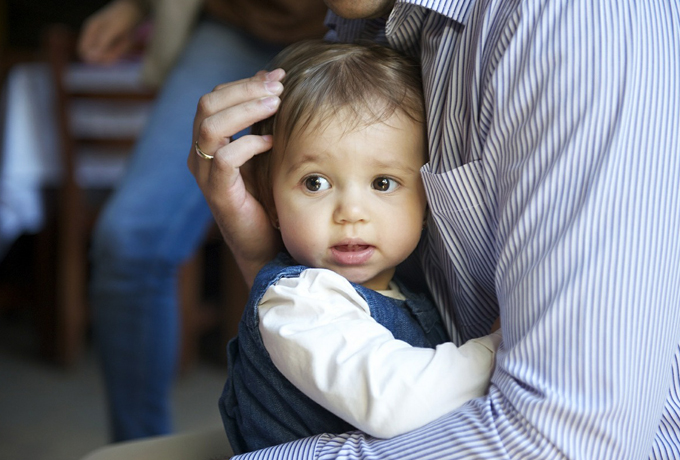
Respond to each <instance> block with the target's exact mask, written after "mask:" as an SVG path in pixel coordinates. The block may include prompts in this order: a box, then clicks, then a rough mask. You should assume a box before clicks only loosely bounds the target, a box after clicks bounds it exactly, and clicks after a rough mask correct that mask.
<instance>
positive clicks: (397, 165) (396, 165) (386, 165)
mask: <svg viewBox="0 0 680 460" xmlns="http://www.w3.org/2000/svg"><path fill="white" fill-rule="evenodd" d="M373 166H374V167H375V168H376V169H384V170H387V171H393V170H395V169H396V170H399V171H403V172H405V173H407V174H413V173H416V172H420V168H412V167H411V166H409V165H407V164H405V163H402V162H398V161H397V162H394V161H385V160H383V159H382V158H380V157H376V158H374V159H373Z"/></svg>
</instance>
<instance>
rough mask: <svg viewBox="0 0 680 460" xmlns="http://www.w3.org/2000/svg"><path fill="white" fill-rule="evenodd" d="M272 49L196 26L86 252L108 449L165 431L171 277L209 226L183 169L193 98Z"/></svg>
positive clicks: (173, 353) (218, 27)
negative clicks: (108, 419)
mask: <svg viewBox="0 0 680 460" xmlns="http://www.w3.org/2000/svg"><path fill="white" fill-rule="evenodd" d="M279 50H280V48H279V47H278V46H273V45H269V44H265V43H262V42H260V41H258V40H256V39H254V38H252V37H250V36H247V35H245V34H244V33H243V32H240V31H237V30H235V29H231V28H229V27H228V26H226V25H223V24H220V23H217V22H215V21H212V20H201V21H200V22H199V24H198V25H197V27H196V29H195V31H194V32H193V35H192V37H191V39H190V40H189V43H188V44H187V47H186V48H185V49H184V51H183V53H182V55H181V56H180V59H179V61H178V62H177V63H176V64H175V67H174V68H173V70H172V72H171V74H170V75H169V77H168V78H167V79H166V81H165V84H164V86H163V88H162V90H161V92H160V94H159V95H158V98H157V101H156V102H155V105H154V109H153V111H152V114H151V117H150V121H149V123H148V125H147V126H146V128H145V130H144V133H143V134H142V136H141V138H140V139H139V141H138V143H137V145H136V146H135V148H134V152H133V155H132V158H131V160H130V165H129V167H128V170H127V172H126V175H125V177H124V179H123V181H122V182H121V184H120V186H119V187H118V189H117V190H116V191H115V193H114V194H113V196H112V198H111V199H110V200H109V202H108V203H107V205H106V207H105V209H104V210H103V212H102V214H101V217H100V218H99V221H98V223H97V227H96V229H95V234H94V240H93V248H92V251H91V261H92V270H93V272H92V283H91V301H92V306H93V329H94V340H95V345H96V347H97V349H98V351H99V352H100V354H101V357H102V361H103V370H104V377H105V382H106V390H107V395H108V404H109V408H110V415H111V419H112V428H113V438H114V440H115V441H120V440H126V439H133V438H140V437H145V436H152V435H159V434H166V433H169V432H170V431H171V429H172V428H171V425H172V423H171V408H170V391H171V388H172V383H173V381H174V376H175V373H176V363H177V358H178V343H179V324H178V321H179V319H178V299H177V294H176V293H177V279H176V278H177V270H178V267H179V265H180V264H181V263H182V262H184V261H185V260H186V259H188V258H189V257H190V256H191V255H192V253H193V252H194V251H195V250H196V249H197V247H198V246H199V244H200V243H201V241H202V238H203V237H204V235H205V232H206V230H207V227H208V226H209V224H210V223H211V221H212V217H211V214H210V210H209V209H208V206H207V204H206V202H205V200H204V198H203V195H202V194H201V192H200V190H199V188H198V186H197V185H196V182H195V181H194V178H193V177H192V176H191V173H190V172H189V170H188V168H187V166H186V159H187V155H188V153H189V149H190V148H191V137H192V123H193V117H194V114H195V112H196V105H197V102H198V99H199V98H200V96H201V95H203V94H205V93H208V92H210V91H211V90H212V89H213V88H214V87H215V86H216V85H217V84H219V83H224V82H228V81H233V80H238V79H241V78H245V77H249V76H251V75H253V74H254V73H255V72H256V71H258V70H260V69H262V68H264V67H265V65H266V64H267V62H268V61H269V60H270V59H271V58H272V57H273V56H274V55H275V54H276V53H277V52H278V51H279Z"/></svg>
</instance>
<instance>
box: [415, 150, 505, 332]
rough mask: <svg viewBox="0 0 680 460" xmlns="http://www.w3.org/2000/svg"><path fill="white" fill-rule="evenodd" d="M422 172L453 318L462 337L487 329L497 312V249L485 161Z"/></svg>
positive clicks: (426, 167) (424, 169) (428, 168)
mask: <svg viewBox="0 0 680 460" xmlns="http://www.w3.org/2000/svg"><path fill="white" fill-rule="evenodd" d="M421 174H422V176H423V183H424V185H425V190H426V192H427V199H428V203H429V205H430V213H431V224H434V225H435V226H436V230H437V231H434V232H431V236H430V237H431V238H432V240H433V245H434V247H436V248H443V250H444V252H445V253H446V255H447V256H448V257H445V258H442V261H441V263H442V264H444V265H445V267H443V269H444V272H445V273H448V274H454V275H449V276H455V278H456V279H455V280H449V285H450V286H453V288H452V289H453V292H451V293H450V294H449V295H450V296H452V297H453V298H452V299H451V301H452V302H453V305H454V307H453V309H454V316H455V317H456V318H457V321H456V323H457V324H458V327H459V328H460V327H461V326H464V327H463V329H464V330H461V331H460V332H461V333H462V336H463V337H464V338H465V337H468V338H469V337H474V336H477V334H479V333H483V334H486V333H487V332H488V329H485V328H486V327H487V324H486V323H487V322H488V321H489V319H491V321H493V319H494V318H495V317H496V315H497V313H496V312H497V301H496V293H495V291H496V290H495V282H494V274H495V271H496V263H497V253H496V250H495V244H494V234H495V228H496V224H495V222H496V219H495V216H494V214H493V213H492V212H491V210H492V208H491V203H490V200H489V198H488V192H487V188H486V186H485V177H486V176H485V174H484V163H483V161H482V160H476V161H473V162H470V163H467V164H465V165H463V166H461V167H458V168H455V169H452V170H450V171H445V172H432V171H431V169H430V166H429V165H425V166H423V168H422V169H421ZM450 286H449V287H450ZM480 312H482V314H481V315H480ZM470 327H471V329H472V330H466V329H469V328H470Z"/></svg>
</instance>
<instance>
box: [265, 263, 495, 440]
mask: <svg viewBox="0 0 680 460" xmlns="http://www.w3.org/2000/svg"><path fill="white" fill-rule="evenodd" d="M259 315H260V333H261V335H262V339H263V341H264V344H265V347H266V348H267V351H268V352H269V354H270V356H271V359H272V361H273V362H274V364H275V365H276V367H277V368H278V369H279V370H280V371H281V373H282V374H283V375H284V376H285V377H286V378H287V379H288V380H290V381H291V382H292V383H293V384H294V385H295V386H296V387H298V388H299V389H300V390H301V391H302V392H303V393H305V394H306V395H307V396H309V397H310V398H311V399H313V400H314V401H316V402H317V403H318V404H320V405H321V406H323V407H325V408H326V409H327V410H329V411H331V412H333V413H334V414H336V415H337V416H339V417H340V418H342V419H344V420H346V421H347V422H349V423H351V424H352V425H354V426H355V427H357V428H359V429H360V430H362V431H364V432H366V433H368V434H370V435H373V436H376V437H381V438H388V437H393V436H396V435H398V434H402V433H405V432H408V431H411V430H413V429H415V428H419V427H421V426H423V425H425V424H427V423H429V422H432V421H434V420H436V419H437V418H439V417H441V416H443V415H445V414H447V413H448V412H451V411H452V410H454V409H456V408H457V407H459V406H461V405H462V404H464V403H465V402H467V401H468V400H470V399H473V398H476V397H478V396H482V395H483V394H485V393H486V390H487V388H488V384H489V378H490V376H491V373H492V371H493V368H494V355H495V350H496V348H497V347H498V343H499V342H500V331H499V332H496V333H494V334H492V335H490V336H486V337H482V338H479V339H475V340H470V341H469V342H467V343H465V344H464V345H463V346H461V347H456V346H455V345H454V344H453V343H451V342H447V343H444V344H441V345H439V346H437V348H436V349H430V348H415V347H412V346H410V345H409V344H407V343H405V342H403V341H400V340H396V339H395V338H394V337H393V336H392V334H391V333H390V331H389V330H387V329H385V328H384V327H383V326H382V325H380V324H379V323H377V322H376V321H375V320H373V318H371V317H370V314H369V309H368V305H367V304H366V302H365V301H364V300H363V298H362V297H361V296H360V295H359V294H357V292H356V291H355V290H354V288H352V286H351V285H350V283H349V282H348V281H347V280H346V279H345V278H343V277H341V276H340V275H337V274H335V273H333V272H331V271H328V270H316V269H310V270H306V271H305V272H303V273H302V275H301V276H300V277H299V278H293V279H282V280H280V281H279V282H278V283H277V284H276V285H275V286H272V287H271V288H270V289H269V290H268V291H267V293H266V294H265V296H264V297H263V299H262V302H261V304H260V306H259ZM443 382H446V385H445V386H443V385H442V383H443ZM443 388H444V389H443Z"/></svg>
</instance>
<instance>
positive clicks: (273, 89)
mask: <svg viewBox="0 0 680 460" xmlns="http://www.w3.org/2000/svg"><path fill="white" fill-rule="evenodd" d="M264 87H265V88H266V89H267V91H268V92H269V94H280V93H281V91H282V90H283V85H282V84H281V83H279V82H278V81H267V82H265V83H264Z"/></svg>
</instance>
